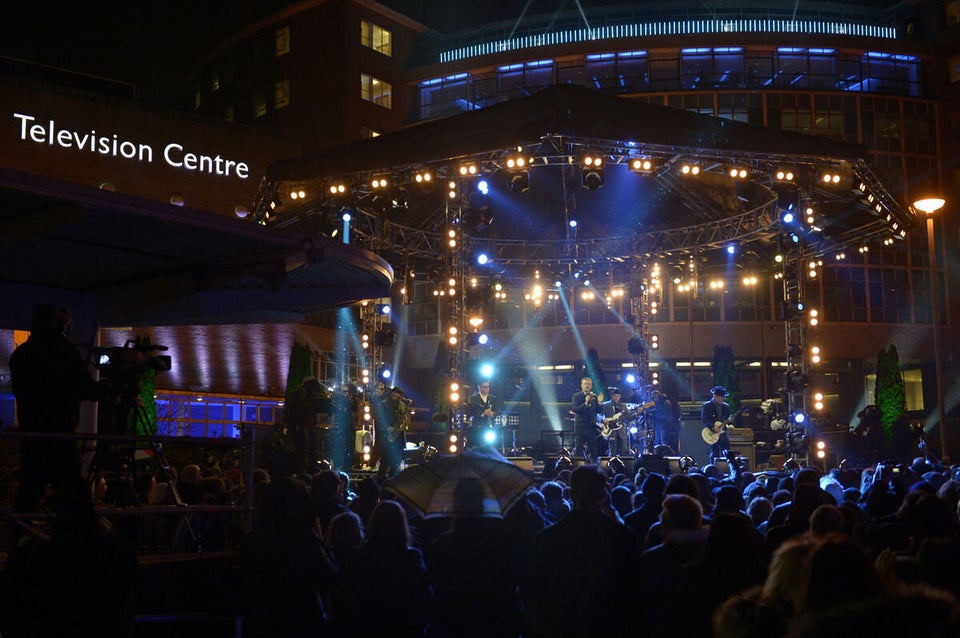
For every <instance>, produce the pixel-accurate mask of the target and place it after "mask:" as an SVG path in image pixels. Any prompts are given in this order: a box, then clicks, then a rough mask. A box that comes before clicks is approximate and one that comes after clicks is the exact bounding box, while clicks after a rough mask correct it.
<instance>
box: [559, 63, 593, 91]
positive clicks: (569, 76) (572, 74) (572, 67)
mask: <svg viewBox="0 0 960 638" xmlns="http://www.w3.org/2000/svg"><path fill="white" fill-rule="evenodd" d="M584 66H585V65H584V63H582V62H574V63H569V62H568V63H566V64H558V65H557V84H573V85H574V86H584V85H585V84H586V80H585V79H584V78H585V75H586V71H585V70H584Z"/></svg>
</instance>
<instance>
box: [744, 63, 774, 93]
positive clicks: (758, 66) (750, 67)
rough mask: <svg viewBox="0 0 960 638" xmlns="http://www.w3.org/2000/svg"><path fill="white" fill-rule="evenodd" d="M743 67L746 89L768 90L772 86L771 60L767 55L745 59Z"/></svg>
mask: <svg viewBox="0 0 960 638" xmlns="http://www.w3.org/2000/svg"><path fill="white" fill-rule="evenodd" d="M745 67H746V71H745V73H746V76H747V79H746V82H745V84H746V86H747V88H748V89H757V88H764V87H766V88H769V87H770V86H771V85H772V84H773V60H772V59H771V57H770V56H769V55H762V56H753V57H749V58H747V59H746V62H745Z"/></svg>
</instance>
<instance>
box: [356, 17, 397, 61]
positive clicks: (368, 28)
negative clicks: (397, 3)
mask: <svg viewBox="0 0 960 638" xmlns="http://www.w3.org/2000/svg"><path fill="white" fill-rule="evenodd" d="M360 44H361V45H362V46H365V47H367V48H368V49H373V50H374V51H376V52H377V53H382V54H383V55H385V56H387V57H391V56H392V55H393V34H392V33H391V32H390V31H389V30H388V29H384V28H383V27H381V26H380V25H378V24H374V23H372V22H367V21H366V20H361V21H360Z"/></svg>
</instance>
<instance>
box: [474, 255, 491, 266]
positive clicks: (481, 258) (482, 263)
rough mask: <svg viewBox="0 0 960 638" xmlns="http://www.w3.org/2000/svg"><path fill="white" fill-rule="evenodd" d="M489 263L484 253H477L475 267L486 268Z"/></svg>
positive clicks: (488, 256) (487, 256) (488, 258)
mask: <svg viewBox="0 0 960 638" xmlns="http://www.w3.org/2000/svg"><path fill="white" fill-rule="evenodd" d="M489 263H490V255H488V254H487V253H485V252H479V253H477V265H479V266H486V265H487V264H489Z"/></svg>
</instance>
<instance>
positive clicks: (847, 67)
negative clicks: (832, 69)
mask: <svg viewBox="0 0 960 638" xmlns="http://www.w3.org/2000/svg"><path fill="white" fill-rule="evenodd" d="M862 81H863V77H862V74H861V72H860V60H859V59H858V58H849V57H843V58H840V59H838V60H837V88H838V89H840V90H841V91H862V90H863V87H862Z"/></svg>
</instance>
